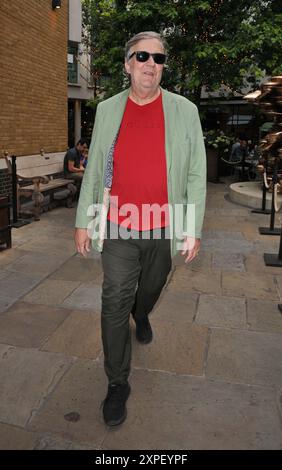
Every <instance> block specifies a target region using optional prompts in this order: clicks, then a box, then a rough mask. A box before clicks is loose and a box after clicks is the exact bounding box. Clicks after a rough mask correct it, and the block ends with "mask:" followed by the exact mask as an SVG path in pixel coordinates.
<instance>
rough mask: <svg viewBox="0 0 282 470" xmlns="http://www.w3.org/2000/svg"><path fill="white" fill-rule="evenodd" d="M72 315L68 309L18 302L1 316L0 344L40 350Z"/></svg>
mask: <svg viewBox="0 0 282 470" xmlns="http://www.w3.org/2000/svg"><path fill="white" fill-rule="evenodd" d="M70 313H71V311H70V310H67V309H58V308H54V307H48V306H46V305H33V304H29V303H25V302H18V303H16V304H14V305H13V306H12V307H10V308H9V309H8V310H7V311H6V312H5V313H3V314H2V315H1V316H0V343H4V344H10V345H13V346H21V347H25V348H38V347H40V346H41V345H42V344H43V343H44V342H45V341H46V339H47V338H48V336H49V335H50V334H52V333H53V332H54V331H55V330H56V329H57V328H58V326H59V325H60V324H61V323H62V322H63V321H64V320H65V319H66V318H67V316H68V315H70Z"/></svg>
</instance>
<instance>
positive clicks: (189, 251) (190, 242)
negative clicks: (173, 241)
mask: <svg viewBox="0 0 282 470" xmlns="http://www.w3.org/2000/svg"><path fill="white" fill-rule="evenodd" d="M200 245H201V239H200V238H193V237H186V238H185V239H184V242H183V250H182V252H181V254H182V255H183V256H185V255H188V256H187V258H186V259H185V263H190V262H191V261H192V260H193V259H194V258H195V257H196V256H197V255H198V254H199V251H200Z"/></svg>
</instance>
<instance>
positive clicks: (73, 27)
mask: <svg viewBox="0 0 282 470" xmlns="http://www.w3.org/2000/svg"><path fill="white" fill-rule="evenodd" d="M92 98H93V87H92V85H91V59H90V56H89V54H87V52H86V51H85V50H84V48H83V45H82V5H81V0H69V43H68V129H69V133H68V144H69V147H73V146H74V145H75V144H76V143H77V141H78V140H79V139H80V138H81V137H83V138H86V139H87V140H88V141H90V139H91V132H92V127H93V111H92V109H91V108H89V107H88V106H87V102H88V101H89V100H91V99H92Z"/></svg>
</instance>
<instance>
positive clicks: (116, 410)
mask: <svg viewBox="0 0 282 470" xmlns="http://www.w3.org/2000/svg"><path fill="white" fill-rule="evenodd" d="M129 395H130V386H129V383H128V382H126V383H124V384H120V385H119V384H117V385H114V384H113V385H109V387H108V394H107V396H106V398H105V400H104V402H103V415H104V421H105V423H106V424H107V426H118V425H119V424H121V423H123V421H125V419H126V416H127V411H126V406H125V403H126V400H127V399H128V397H129Z"/></svg>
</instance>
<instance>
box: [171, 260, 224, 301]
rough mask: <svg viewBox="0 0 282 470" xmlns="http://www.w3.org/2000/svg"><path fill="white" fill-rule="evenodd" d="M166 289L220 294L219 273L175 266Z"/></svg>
mask: <svg viewBox="0 0 282 470" xmlns="http://www.w3.org/2000/svg"><path fill="white" fill-rule="evenodd" d="M168 290H173V291H182V292H191V293H195V292H200V293H201V292H202V293H205V294H218V295H220V294H221V273H220V272H214V273H212V275H211V273H209V272H201V271H194V270H192V269H187V268H186V267H185V266H177V267H176V269H175V271H174V273H173V276H172V278H171V280H170V282H169V284H168Z"/></svg>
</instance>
